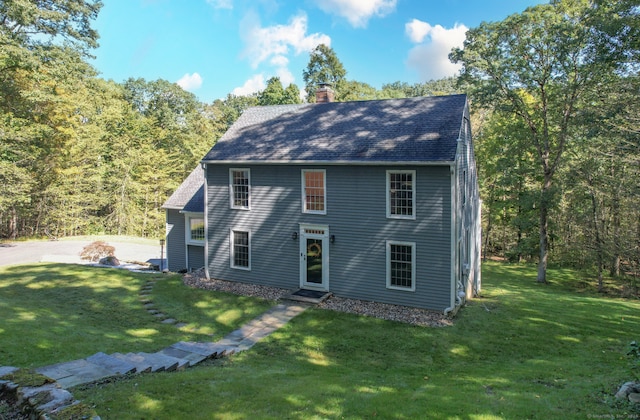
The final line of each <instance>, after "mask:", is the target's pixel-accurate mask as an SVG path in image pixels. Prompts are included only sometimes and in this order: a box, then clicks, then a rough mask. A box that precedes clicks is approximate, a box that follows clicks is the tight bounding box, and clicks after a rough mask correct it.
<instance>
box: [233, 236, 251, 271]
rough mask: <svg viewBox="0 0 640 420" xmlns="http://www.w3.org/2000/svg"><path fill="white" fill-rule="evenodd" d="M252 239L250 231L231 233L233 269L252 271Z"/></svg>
mask: <svg viewBox="0 0 640 420" xmlns="http://www.w3.org/2000/svg"><path fill="white" fill-rule="evenodd" d="M250 241H251V239H250V234H249V232H248V231H242V230H232V231H231V267H232V268H240V269H243V270H250V269H251V242H250Z"/></svg>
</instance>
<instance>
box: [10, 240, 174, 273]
mask: <svg viewBox="0 0 640 420" xmlns="http://www.w3.org/2000/svg"><path fill="white" fill-rule="evenodd" d="M91 242H93V241H92V240H82V241H76V240H62V241H28V242H7V243H0V266H3V265H14V264H29V263H36V262H58V263H76V264H82V263H87V261H83V260H81V259H80V252H81V251H82V248H84V247H85V246H86V245H89V244H90V243H91ZM106 242H107V243H108V244H109V245H111V246H113V247H115V249H116V250H115V256H116V257H117V258H118V259H119V260H120V261H121V262H124V261H127V262H151V263H154V264H158V265H159V263H160V244H158V245H145V244H136V243H128V242H115V241H106ZM164 266H165V267H166V255H165V264H164Z"/></svg>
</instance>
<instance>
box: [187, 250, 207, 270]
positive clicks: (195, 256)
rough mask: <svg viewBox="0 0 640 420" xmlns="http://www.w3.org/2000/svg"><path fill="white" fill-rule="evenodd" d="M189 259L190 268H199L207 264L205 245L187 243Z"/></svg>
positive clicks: (188, 267) (188, 266)
mask: <svg viewBox="0 0 640 420" xmlns="http://www.w3.org/2000/svg"><path fill="white" fill-rule="evenodd" d="M187 252H188V255H189V261H188V262H187V269H188V270H198V269H200V268H202V267H204V266H205V263H204V246H199V245H187Z"/></svg>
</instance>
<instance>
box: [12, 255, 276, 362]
mask: <svg viewBox="0 0 640 420" xmlns="http://www.w3.org/2000/svg"><path fill="white" fill-rule="evenodd" d="M149 279H155V280H157V282H156V286H155V288H154V295H153V296H152V300H154V303H155V304H156V307H157V309H158V310H160V311H162V312H165V313H167V315H170V316H171V317H174V318H176V319H178V320H179V321H180V320H183V319H184V320H185V321H188V322H189V323H190V324H189V325H188V326H187V327H185V328H182V329H180V330H179V329H177V328H176V327H175V326H172V325H166V324H162V323H161V322H159V320H158V319H157V318H156V317H154V316H153V315H151V314H149V313H148V312H147V311H146V310H145V308H144V307H143V305H142V302H141V301H140V296H139V292H140V288H141V286H142V285H143V284H144V283H146V281H147V280H149ZM156 297H157V300H158V302H155V300H156ZM167 297H170V298H169V299H167ZM163 302H171V304H170V305H167V307H163ZM272 304H273V302H265V301H263V300H259V299H251V298H244V297H242V298H239V297H236V296H233V295H226V294H216V295H213V294H211V293H203V291H202V290H193V289H189V288H186V287H184V286H183V285H182V281H181V277H180V276H178V275H169V276H167V275H163V274H159V273H156V274H146V273H145V274H140V273H131V272H129V271H126V270H118V269H105V268H95V267H86V266H80V265H72V264H34V265H21V266H10V267H0V320H1V321H0V365H5V366H6V365H9V366H16V367H23V368H30V367H41V366H45V365H49V364H53V363H58V362H64V361H71V360H75V359H81V358H84V357H87V356H90V355H92V354H94V353H96V352H99V351H102V352H105V353H114V352H123V353H127V352H138V351H147V352H154V351H158V350H161V349H162V348H163V347H166V346H168V345H171V344H173V343H176V342H178V341H183V340H186V341H212V340H215V339H216V338H220V337H222V336H224V335H225V334H227V333H229V332H231V331H233V330H234V329H237V328H239V327H240V326H241V325H242V324H243V323H245V322H247V321H249V320H250V319H252V318H254V317H255V316H257V315H259V314H260V313H262V312H263V311H264V310H266V309H267V308H269V307H270V306H271V305H272Z"/></svg>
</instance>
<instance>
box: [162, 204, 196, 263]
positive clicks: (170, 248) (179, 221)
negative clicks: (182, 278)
mask: <svg viewBox="0 0 640 420" xmlns="http://www.w3.org/2000/svg"><path fill="white" fill-rule="evenodd" d="M166 214H167V228H166V233H167V238H166V239H167V242H166V246H167V266H168V268H169V271H180V270H184V269H185V268H186V262H187V260H186V255H185V247H184V238H185V236H184V235H185V232H184V215H183V214H182V213H180V211H179V210H175V209H167V210H166ZM203 255H204V253H203ZM203 265H204V264H203Z"/></svg>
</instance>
